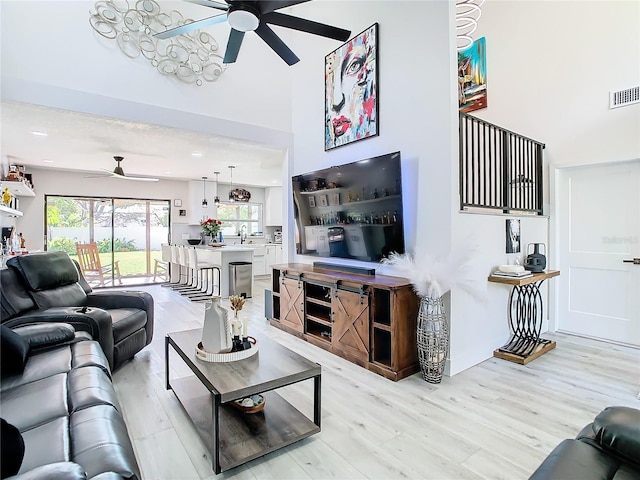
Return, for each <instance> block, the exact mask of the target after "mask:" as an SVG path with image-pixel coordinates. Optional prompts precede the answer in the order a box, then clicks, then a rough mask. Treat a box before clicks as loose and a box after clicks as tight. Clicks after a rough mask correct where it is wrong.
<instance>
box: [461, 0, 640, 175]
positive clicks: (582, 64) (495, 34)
mask: <svg viewBox="0 0 640 480" xmlns="http://www.w3.org/2000/svg"><path fill="white" fill-rule="evenodd" d="M482 10H483V13H482V18H481V20H480V22H479V26H478V30H477V31H476V34H477V36H478V37H482V36H485V37H486V39H487V81H488V108H486V109H484V110H478V111H476V112H472V115H476V116H478V117H480V118H483V119H485V120H488V121H489V122H494V123H498V124H499V125H504V126H505V127H506V128H509V129H510V130H513V131H516V132H518V133H521V134H523V135H526V136H529V137H532V138H534V139H536V140H539V141H541V142H544V143H545V144H546V150H545V158H546V160H547V161H548V162H549V164H550V165H552V166H567V165H585V164H591V163H601V162H611V161H623V160H632V159H636V158H640V134H639V133H638V132H640V104H635V105H632V106H627V107H621V108H617V109H612V110H610V109H609V91H611V90H617V89H621V88H628V87H631V86H634V85H639V84H640V2H637V1H626V0H622V1H617V0H599V1H553V2H544V1H542V2H541V1H529V0H520V1H505V0H487V1H486V2H485V3H484V5H483V7H482Z"/></svg>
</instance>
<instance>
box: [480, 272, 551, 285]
mask: <svg viewBox="0 0 640 480" xmlns="http://www.w3.org/2000/svg"><path fill="white" fill-rule="evenodd" d="M558 275H560V270H546V271H544V272H540V273H534V274H533V275H531V276H530V277H524V278H508V277H498V276H493V275H489V278H488V279H487V280H489V281H490V282H494V283H505V284H507V285H517V286H522V285H527V284H528V283H533V282H540V281H542V280H546V279H547V278H553V277H557V276H558Z"/></svg>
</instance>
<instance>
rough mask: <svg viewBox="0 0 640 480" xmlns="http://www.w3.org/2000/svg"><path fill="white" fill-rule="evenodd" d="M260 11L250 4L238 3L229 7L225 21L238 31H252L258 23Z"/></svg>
mask: <svg viewBox="0 0 640 480" xmlns="http://www.w3.org/2000/svg"><path fill="white" fill-rule="evenodd" d="M259 17H260V12H259V11H258V9H256V8H253V7H252V6H251V5H247V4H239V5H233V6H232V7H230V8H229V13H228V14H227V21H228V22H229V25H231V28H233V29H234V30H238V31H240V32H253V31H254V30H255V29H256V28H258V25H260V18H259Z"/></svg>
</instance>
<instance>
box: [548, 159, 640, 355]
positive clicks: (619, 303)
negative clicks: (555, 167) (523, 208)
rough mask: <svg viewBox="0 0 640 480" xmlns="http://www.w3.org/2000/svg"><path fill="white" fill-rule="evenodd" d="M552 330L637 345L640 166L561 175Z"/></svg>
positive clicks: (589, 169)
mask: <svg viewBox="0 0 640 480" xmlns="http://www.w3.org/2000/svg"><path fill="white" fill-rule="evenodd" d="M558 192H559V195H558V199H559V210H558V215H559V239H560V241H559V243H560V252H559V253H560V255H559V257H560V258H559V260H560V261H559V266H560V270H561V276H560V277H559V280H560V287H559V297H558V298H559V316H558V329H559V330H562V331H567V332H573V333H577V334H581V335H586V336H589V337H596V338H602V339H606V340H612V341H615V342H622V343H627V344H632V345H640V300H639V297H640V265H637V264H634V263H629V262H624V260H631V259H633V258H638V257H640V162H638V161H636V162H629V163H617V164H611V165H598V166H589V167H577V168H568V169H564V170H561V171H560V177H559V184H558Z"/></svg>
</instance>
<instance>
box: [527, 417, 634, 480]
mask: <svg viewBox="0 0 640 480" xmlns="http://www.w3.org/2000/svg"><path fill="white" fill-rule="evenodd" d="M547 479H549V480H550V479H554V480H570V479H576V480H578V479H579V480H591V479H594V480H595V479H598V480H632V479H633V480H638V479H640V410H636V409H635V408H629V407H608V408H606V409H604V410H603V411H602V412H600V413H599V414H598V416H597V417H596V418H595V419H594V421H593V423H590V424H589V425H587V426H586V427H584V428H583V429H582V431H581V432H580V433H579V434H578V436H577V437H576V438H575V439H568V440H563V441H562V442H561V443H560V444H559V445H558V446H557V447H556V448H555V449H554V450H553V451H552V452H551V453H550V454H549V456H548V457H547V458H546V459H545V460H544V461H543V462H542V464H541V465H540V466H539V467H538V469H537V470H536V471H535V472H534V473H533V475H531V477H530V480H547Z"/></svg>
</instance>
